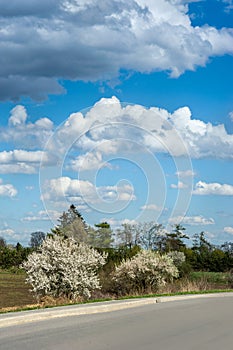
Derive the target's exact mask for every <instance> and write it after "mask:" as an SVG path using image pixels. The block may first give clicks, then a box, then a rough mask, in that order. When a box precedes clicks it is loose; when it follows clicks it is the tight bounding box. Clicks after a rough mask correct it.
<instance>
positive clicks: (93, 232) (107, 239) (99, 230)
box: [88, 222, 114, 248]
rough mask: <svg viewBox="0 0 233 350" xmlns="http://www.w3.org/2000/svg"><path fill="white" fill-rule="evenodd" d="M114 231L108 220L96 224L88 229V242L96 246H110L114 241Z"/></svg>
mask: <svg viewBox="0 0 233 350" xmlns="http://www.w3.org/2000/svg"><path fill="white" fill-rule="evenodd" d="M113 241H114V239H113V231H112V229H111V227H110V225H109V224H108V223H107V222H101V223H99V224H95V229H92V228H89V230H88V243H89V244H90V245H91V246H92V247H95V248H110V247H111V245H112V243H113Z"/></svg>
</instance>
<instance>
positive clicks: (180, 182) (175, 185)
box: [171, 181, 187, 190]
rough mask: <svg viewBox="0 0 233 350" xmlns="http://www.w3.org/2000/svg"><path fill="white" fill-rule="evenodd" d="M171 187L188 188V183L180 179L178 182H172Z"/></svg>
mask: <svg viewBox="0 0 233 350" xmlns="http://www.w3.org/2000/svg"><path fill="white" fill-rule="evenodd" d="M171 188H177V189H179V190H182V189H184V188H187V185H186V184H185V183H183V182H182V181H178V183H177V184H171Z"/></svg>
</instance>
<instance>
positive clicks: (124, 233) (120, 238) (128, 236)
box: [116, 223, 140, 249]
mask: <svg viewBox="0 0 233 350" xmlns="http://www.w3.org/2000/svg"><path fill="white" fill-rule="evenodd" d="M116 238H117V244H118V245H119V246H120V247H127V248H129V249H132V248H133V247H134V246H137V245H138V244H139V238H140V231H139V230H138V226H137V225H136V224H128V223H124V224H122V225H121V228H119V229H118V230H117V232H116Z"/></svg>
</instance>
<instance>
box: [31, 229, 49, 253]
mask: <svg viewBox="0 0 233 350" xmlns="http://www.w3.org/2000/svg"><path fill="white" fill-rule="evenodd" d="M45 237H46V234H45V233H44V232H42V231H36V232H32V233H31V238H30V242H29V245H30V247H32V248H34V249H36V248H38V247H39V246H40V245H41V244H42V243H43V241H44V240H45Z"/></svg>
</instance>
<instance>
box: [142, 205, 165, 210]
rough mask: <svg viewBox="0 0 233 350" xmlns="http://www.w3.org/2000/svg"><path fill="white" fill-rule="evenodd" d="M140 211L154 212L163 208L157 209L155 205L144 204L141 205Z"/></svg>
mask: <svg viewBox="0 0 233 350" xmlns="http://www.w3.org/2000/svg"><path fill="white" fill-rule="evenodd" d="M140 209H141V210H155V211H161V210H162V209H163V208H161V207H159V206H158V205H156V204H146V205H143V206H142V207H141V208H140Z"/></svg>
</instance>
